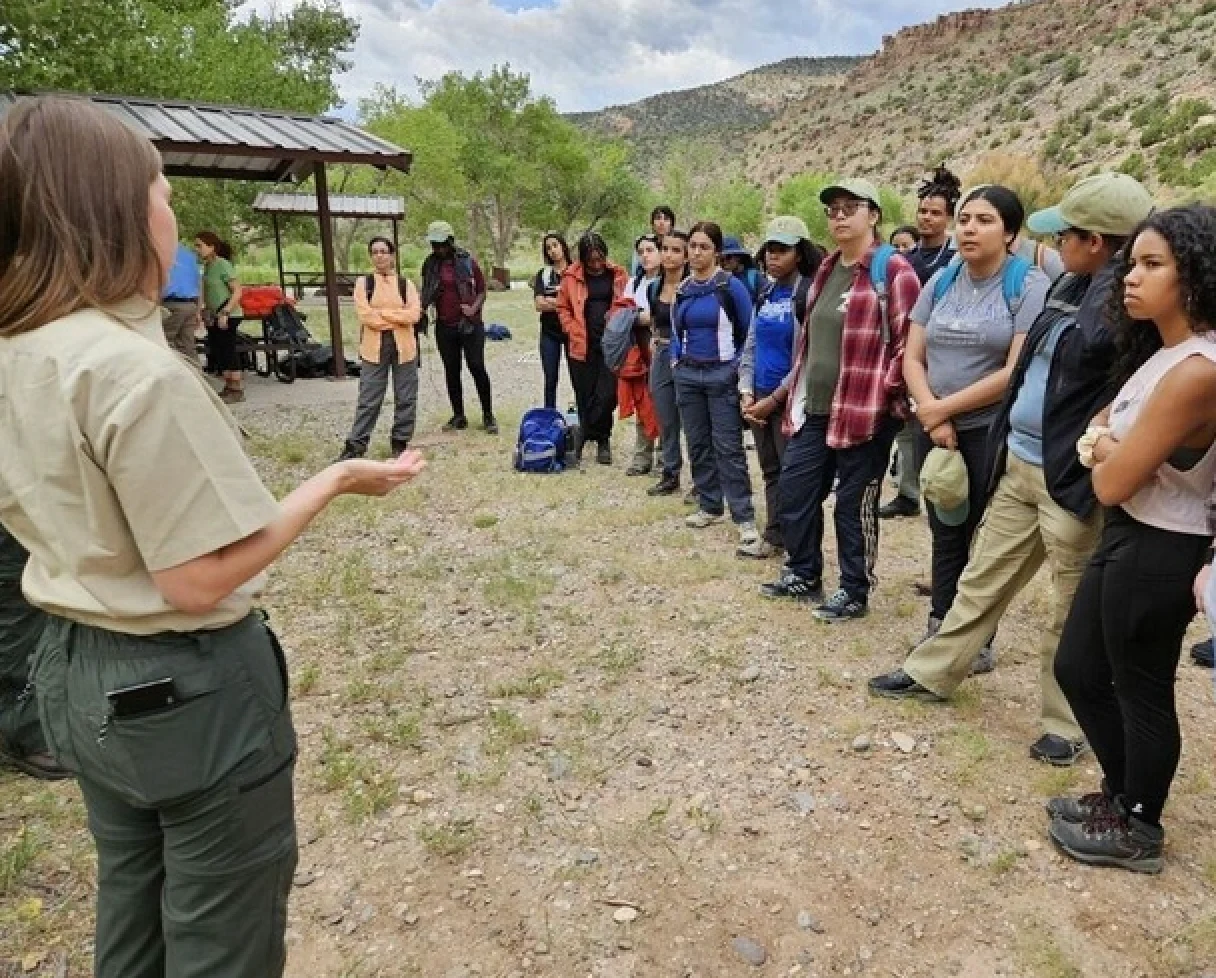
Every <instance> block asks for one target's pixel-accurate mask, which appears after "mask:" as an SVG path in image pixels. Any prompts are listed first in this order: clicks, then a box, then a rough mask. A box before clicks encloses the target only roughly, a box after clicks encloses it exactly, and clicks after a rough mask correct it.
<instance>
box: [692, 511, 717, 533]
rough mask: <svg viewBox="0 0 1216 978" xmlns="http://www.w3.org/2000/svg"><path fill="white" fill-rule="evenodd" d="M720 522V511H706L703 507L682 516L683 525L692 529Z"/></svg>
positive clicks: (703, 527)
mask: <svg viewBox="0 0 1216 978" xmlns="http://www.w3.org/2000/svg"><path fill="white" fill-rule="evenodd" d="M721 522H722V514H721V513H707V512H705V510H703V509H698V510H697V511H696V512H695V513H690V514H689V515H688V516H685V517H684V525H685V526H687V527H689V528H690V529H693V530H704V529H705V528H706V527H707V526H713V525H714V524H715V523H721Z"/></svg>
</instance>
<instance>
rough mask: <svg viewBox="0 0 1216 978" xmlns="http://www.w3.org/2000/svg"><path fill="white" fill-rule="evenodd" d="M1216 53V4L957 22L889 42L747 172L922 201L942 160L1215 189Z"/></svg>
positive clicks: (764, 146) (1005, 14)
mask: <svg viewBox="0 0 1216 978" xmlns="http://www.w3.org/2000/svg"><path fill="white" fill-rule="evenodd" d="M1214 47H1216V2H1213V0H1183V2H1178V3H1161V2H1159V0H1026V2H1021V3H1016V4H1013V5H1010V6H1007V7H1003V8H1000V9H997V10H971V11H965V12H962V13H957V14H952V15H945V16H942V17H940V18H938V20H936V21H935V22H933V23H931V24H925V25H921V26H917V27H910V28H907V29H905V30H902V31H900V32H899V33H898V34H895V35H893V36H890V37H887V38H885V39H884V42H883V46H882V50H881V51H879V52H878V53H877V54H875V55H873V56H872V57H869V58H866V59H865V60H864V61H862V62H861V63H859V64H858V65H857V66H856V67H855V68H854V69H853V70H852V71H850V72H849V73H848V74H847V75H846V76H845V77H844V78H843V79H842V80H841V87H840V89H839V90H838V91H834V92H832V93H831V94H830V95H827V94H826V93H824V92H812V93H810V94H809V95H808V96H807V97H804V98H802V99H801V100H799V101H797V102H795V103H793V104H790V105H789V106H787V107H786V108H785V109H784V110H783V111H782V112H781V114H780V115H779V116H778V117H777V118H776V119H774V120H773V121H772V122H771V123H770V124H769V126H768V127H767V128H766V129H764V130H763V131H761V132H757V133H755V134H753V135H752V136H750V137H749V142H748V146H747V148H746V158H747V161H748V162H747V170H748V173H749V175H750V176H751V177H752V179H754V180H755V181H756V182H757V183H759V184H761V185H762V186H767V187H774V186H776V185H779V184H780V183H781V182H783V181H784V180H785V179H788V178H789V177H790V176H792V175H794V174H798V173H802V172H805V171H826V172H850V173H859V174H866V175H870V176H873V177H876V178H878V179H880V180H882V181H883V182H885V183H890V184H894V185H895V186H899V187H902V188H904V189H910V188H911V187H912V186H913V185H914V183H915V181H916V180H917V179H918V178H919V177H920V176H921V175H922V173H923V172H924V170H925V167H926V166H927V165H929V164H933V163H937V162H939V161H942V160H945V161H947V162H948V163H949V164H950V165H951V166H953V167H954V168H956V169H957V170H958V171H959V172H962V173H967V172H968V171H970V170H972V169H974V168H975V167H976V166H977V165H987V166H988V167H989V168H990V169H991V168H993V167H998V168H999V167H1001V166H1010V165H1016V163H1017V162H1021V163H1023V164H1025V163H1028V162H1031V161H1033V163H1035V164H1037V165H1038V166H1039V167H1040V168H1041V169H1042V170H1043V171H1045V172H1046V174H1047V175H1048V178H1049V179H1050V180H1065V179H1069V178H1071V177H1073V176H1076V175H1079V174H1084V173H1088V172H1089V171H1091V170H1093V169H1097V168H1111V167H1120V168H1122V169H1124V170H1126V171H1127V172H1130V173H1133V174H1135V175H1136V176H1138V177H1141V178H1144V179H1147V180H1148V181H1149V182H1150V183H1153V184H1159V185H1167V186H1170V187H1174V188H1186V187H1195V186H1199V185H1201V184H1204V183H1205V181H1207V182H1209V186H1210V182H1211V181H1212V180H1213V179H1216V114H1214V112H1216V110H1214V109H1213V104H1214V103H1216V58H1214V57H1213V48H1214ZM825 95H826V97H825ZM993 154H999V157H1000V158H999V159H993ZM986 155H987V156H988V159H987V160H985V159H984V157H985V156H986ZM1011 158H1012V159H1011Z"/></svg>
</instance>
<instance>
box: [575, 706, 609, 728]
mask: <svg viewBox="0 0 1216 978" xmlns="http://www.w3.org/2000/svg"><path fill="white" fill-rule="evenodd" d="M578 718H579V720H581V721H582V724H583V726H584V727H587V728H588V729H589V730H597V729H599V726H600V724H602V723H603V722H604V714H603V712H602V711H601V710H600V708H599V707H598V706H596V705H595V704H594V703H586V704H584V706H583V708H582V709H581V710H580V711H579V714H578Z"/></svg>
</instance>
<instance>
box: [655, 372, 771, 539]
mask: <svg viewBox="0 0 1216 978" xmlns="http://www.w3.org/2000/svg"><path fill="white" fill-rule="evenodd" d="M672 373H674V374H675V380H676V398H677V401H678V403H679V405H680V422H681V424H683V426H684V437H685V439H686V440H687V441H688V460H689V463H690V465H691V468H692V481H693V485H695V486H696V487H697V497H698V499H699V500H700V503H701V508H702V509H703V510H705V512H707V513H714V514H715V515H718V514H721V513H722V510H723V508H724V507H723V499H722V497H723V493H725V496H726V504H727V505H729V506H730V516H731V519H732V520H734V521H735V522H736V523H752V522H754V521H755V519H756V511H755V510H754V509H753V508H752V481H751V475H750V473H749V472H748V471H747V453H746V452H745V451H744V450H743V415H742V414H741V413H740V411H739V390H738V387H737V385H738V382H739V374H738V371H737V370H736V368H735V365H734V364H733V363H723V364H717V365H714V366H711V367H697V366H692V365H690V364H684V363H678V364H676V365H675V367H674V369H673V371H672Z"/></svg>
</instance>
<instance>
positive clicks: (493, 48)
mask: <svg viewBox="0 0 1216 978" xmlns="http://www.w3.org/2000/svg"><path fill="white" fill-rule="evenodd" d="M288 2H291V0H288ZM267 3H268V0H254V5H255V6H258V7H264V6H266V4H267ZM341 3H342V6H343V8H344V9H345V10H346V11H347V13H349V14H351V15H353V16H355V17H357V18H358V19H359V21H360V24H361V31H360V35H359V41H358V44H357V46H356V48H355V52H354V57H353V60H354V67H353V68H352V70H351V71H350V72H349V73H347V74H346V75H343V76H342V78H341V79H340V80H339V86H340V89H341V92H342V96H343V98H345V99H346V100H347V101H348V102H351V103H353V102H355V101H357V100H358V99H359V98H360V97H362V96H364V95H367V94H368V93H369V92H370V91H371V90H372V89H373V87H374V86H375V85H376V84H378V83H383V84H391V85H396V86H397V87H398V88H400V89H402V90H404V91H407V92H412V91H414V79H415V78H416V77H423V78H433V77H437V76H439V75H441V74H443V73H444V72H446V71H451V70H459V71H463V72H466V73H472V72H474V71H488V70H489V69H490V68H491V67H492V66H493V65H495V64H501V63H504V62H510V64H511V66H512V68H513V69H514V70H516V71H524V72H527V73H528V74H529V75H530V76H531V78H532V89H533V91H534V92H537V93H543V94H546V95H550V96H552V97H553V98H554V99H555V100H556V102H557V104H558V107H559V108H560V109H562V110H563V111H579V110H584V109H597V108H601V107H603V106H606V105H616V104H621V103H625V102H632V101H635V100H637V99H639V98H644V97H646V96H647V95H653V94H654V93H656V92H661V91H670V90H672V89H677V88H690V87H692V86H695V85H701V84H705V83H707V82H712V81H717V80H719V79H722V78H726V77H728V76H730V75H734V74H738V73H740V72H742V71H746V70H748V69H749V68H754V67H756V66H757V65H760V64H765V63H768V62H772V61H780V60H781V59H783V58H788V57H792V56H795V55H801V56H815V55H830V54H867V53H870V52H872V51H874V50H876V49H877V48H878V47H879V45H880V44H881V42H882V36H883V35H884V34H889V33H893V32H894V31H896V30H898V29H899V28H900V27H902V26H906V25H909V24H915V23H920V22H923V21H927V20H932V19H933V18H934V17H936V16H937V15H938V14H940V13H944V12H946V11H949V10H960V9H964V8H966V7H973V6H975V2H974V0H971V2H967V0H904V2H901V3H890V2H887V0H851V2H850V0H550V3H551V5H550V6H544V7H539V6H531V7H527V6H525V7H523V8H522V9H518V10H505V9H503V8H502V7H500V6H496V5H495V4H494V3H492V2H491V0H431V2H422V0H341ZM518 5H519V4H518V0H516V2H512V3H511V4H510V6H512V7H515V6H518ZM986 5H987V6H998V5H1000V4H999V2H990V3H987V4H986Z"/></svg>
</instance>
